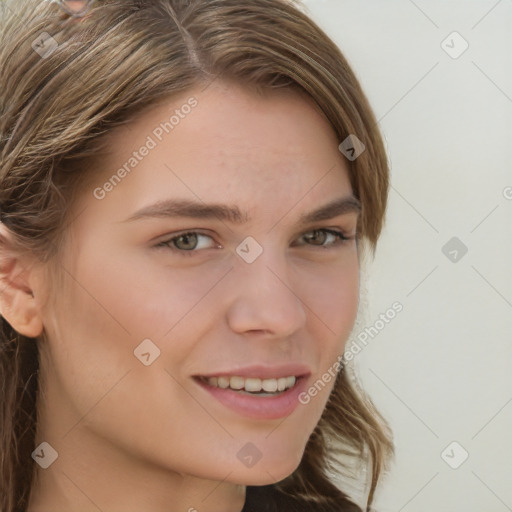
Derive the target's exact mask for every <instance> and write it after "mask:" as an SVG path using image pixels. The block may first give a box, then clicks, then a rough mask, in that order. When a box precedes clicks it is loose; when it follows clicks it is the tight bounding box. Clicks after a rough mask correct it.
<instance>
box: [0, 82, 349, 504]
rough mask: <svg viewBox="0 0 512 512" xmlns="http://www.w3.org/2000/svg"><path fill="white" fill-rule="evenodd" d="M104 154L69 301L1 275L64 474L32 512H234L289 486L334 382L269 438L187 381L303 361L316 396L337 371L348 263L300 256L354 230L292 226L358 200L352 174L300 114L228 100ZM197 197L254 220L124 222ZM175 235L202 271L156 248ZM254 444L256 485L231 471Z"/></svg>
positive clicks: (32, 279) (11, 273)
mask: <svg viewBox="0 0 512 512" xmlns="http://www.w3.org/2000/svg"><path fill="white" fill-rule="evenodd" d="M191 96H195V98H197V100H198V105H197V107H195V108H194V109H193V110H192V112H191V113H190V114H189V115H188V116H186V118H185V119H183V120H181V122H180V124H179V125H178V126H177V127H175V129H174V130H173V131H172V132H171V133H169V134H166V135H165V136H164V139H163V141H162V142H160V143H159V144H158V146H157V147H156V148H155V149H153V150H152V151H151V152H150V153H149V155H148V156H146V157H145V158H144V159H143V160H142V161H141V162H140V163H139V164H138V166H137V167H136V168H135V169H134V170H133V171H132V172H131V173H130V174H129V175H128V176H126V177H125V178H124V179H123V180H122V182H121V183H120V184H118V185H117V186H116V187H115V189H114V190H112V191H111V192H109V193H108V194H107V195H106V197H105V198H104V199H102V200H99V199H96V198H95V197H94V195H93V190H94V189H95V188H97V187H101V186H103V184H104V183H105V182H106V181H107V180H108V179H109V178H110V177H111V176H112V174H113V173H115V172H116V170H117V169H118V168H119V167H120V166H122V165H123V163H124V162H126V161H127V159H128V158H129V157H130V156H131V154H132V151H134V150H135V149H137V148H140V146H141V145H142V144H144V142H145V140H146V138H147V136H148V135H149V134H151V132H152V130H153V129H154V128H155V126H158V125H159V123H160V122H162V121H163V120H165V119H168V118H169V115H170V114H169V112H170V113H172V111H173V110H174V109H176V108H179V107H180V106H181V105H183V104H184V103H185V102H186V101H187V100H188V98H190V97H191ZM109 142H110V144H109V147H110V150H111V153H110V154H109V155H108V157H105V158H103V159H102V160H101V166H100V167H99V168H98V169H96V171H97V172H96V174H95V175H94V177H93V178H92V179H91V185H90V187H89V186H88V187H85V188H84V189H83V190H82V191H81V194H80V195H79V197H78V198H77V199H76V201H75V203H74V205H73V210H72V212H71V217H70V218H74V221H73V222H72V223H71V224H70V225H69V226H68V227H67V236H66V243H65V245H64V246H63V247H62V253H61V255H60V256H59V262H58V268H60V269H61V277H62V283H59V286H58V287H57V288H56V287H54V288H53V289H51V290H50V288H49V284H50V283H49V282H48V278H47V277H46V275H45V268H44V267H43V266H41V265H38V264H37V263H36V262H35V261H34V262H31V261H30V260H29V261H27V260H23V259H22V258H21V256H20V257H19V258H17V257H16V256H12V258H8V257H7V256H6V255H4V256H3V260H2V279H3V282H4V286H5V287H6V288H5V291H4V293H3V294H2V295H1V300H2V304H1V306H2V314H3V315H4V316H5V318H6V319H7V320H8V321H9V323H11V325H13V327H14V328H16V329H17V330H18V331H19V332H22V333H24V334H25V335H27V336H30V337H34V338H36V337H39V340H38V341H37V342H38V343H39V345H40V346H39V348H40V351H41V372H40V378H41V381H40V383H41V384H40V385H41V389H42V393H41V397H40V400H39V404H38V407H39V422H38V431H37V438H36V446H37V445H39V443H41V442H43V441H46V442H48V443H50V445H51V446H52V447H53V448H54V449H55V450H56V451H57V452H58V455H59V456H58V458H57V460H56V461H55V462H54V463H53V464H52V465H51V466H50V467H49V468H48V469H44V470H43V469H41V468H39V466H37V465H36V476H37V480H36V483H35V485H34V487H33V492H32V495H31V499H30V504H29V507H28V512H43V511H49V510H51V511H52V512H61V511H62V512H64V511H66V512H73V511H80V512H88V511H94V512H97V511H98V509H100V510H102V511H105V512H106V511H108V512H121V511H122V512H135V511H136V512H145V511H148V512H149V511H151V512H160V511H161V512H164V511H165V512H169V510H171V511H173V512H180V511H183V512H186V511H191V512H192V511H193V510H197V511H198V512H239V511H240V510H241V509H242V508H243V504H244V500H245V486H246V485H264V484H270V483H274V482H276V481H279V480H281V479H283V478H285V477H286V476H288V475H289V474H291V473H292V472H293V471H294V470H295V469H296V468H297V466H298V465H299V463H300V460H301V457H302V454H303V451H304V448H305V446H306V443H307V440H308V438H309V436H310V435H311V433H312V431H313V429H314V428H315V426H316V424H317V422H318V420H319V419H320V416H321V414H322V411H323V409H324V407H325V404H326V401H327V398H328V395H329V393H330V391H331V390H332V386H333V383H334V380H331V382H330V383H328V384H327V385H326V387H325V388H324V389H323V390H322V391H321V392H319V393H318V394H317V395H316V396H315V397H314V398H312V399H311V401H310V402H309V403H308V404H307V405H299V406H298V407H297V408H296V409H295V410H294V411H293V412H292V413H291V414H290V415H289V416H288V417H286V418H285V419H278V420H262V419H254V418H247V417H244V416H242V415H240V414H238V413H236V412H234V411H232V410H230V409H228V408H226V407H225V406H224V405H222V404H221V403H219V402H217V401H216V400H214V399H213V398H210V397H209V395H208V394H207V393H205V392H204V390H201V389H200V388H199V387H198V386H197V384H196V383H195V382H194V381H193V380H192V378H191V376H192V375H197V374H204V373H214V372H215V370H224V369H228V368H231V367H233V366H235V365H247V364H252V363H255V362H261V363H265V364H268V365H271V364H280V363H285V362H289V361H300V362H303V363H305V364H307V365H308V366H309V368H310V369H311V372H312V374H311V376H310V377H309V382H310V384H313V383H314V382H315V381H317V380H318V379H319V378H321V376H322V374H323V373H324V372H326V371H327V370H328V369H329V368H331V367H332V365H333V363H334V362H335V361H336V360H337V358H338V356H339V355H340V354H342V353H343V348H344V346H345V342H346V340H347V338H348V336H349V334H350V331H351V329H352V327H353V324H354V321H355V317H356V313H357V308H358V302H359V261H358V252H357V244H356V242H355V240H354V239H350V240H348V241H346V242H344V243H343V244H338V245H336V243H337V239H336V238H335V237H333V236H330V235H323V234H322V233H320V234H319V235H318V238H319V241H317V242H316V245H315V241H314V239H313V242H311V241H310V242H308V240H309V239H310V238H311V237H312V236H313V234H314V231H315V230H318V229H325V228H331V229H338V230H341V231H343V232H345V233H346V234H347V235H348V236H353V235H355V232H356V223H357V216H358V214H357V213H355V212H351V213H347V214H344V215H340V216H338V217H336V218H333V219H329V220H324V221H320V222H315V223H313V224H310V225H307V226H302V225H299V223H298V219H299V216H300V215H301V214H302V213H305V212H309V211H311V210H314V209H316V208H319V207H320V206H323V205H325V204H327V203H328V202H329V201H331V200H332V199H336V198H339V197H346V196H350V195H351V193H352V189H351V186H350V181H349V175H348V169H347V164H346V162H345V160H344V157H343V156H342V155H341V153H340V152H339V150H338V148H337V146H338V141H337V138H336V136H335V134H334V132H333V130H332V128H331V126H330V125H329V123H328V122H327V120H326V119H325V117H324V116H323V115H322V114H321V113H320V112H319V110H318V108H316V106H315V104H314V103H313V102H312V100H310V99H309V98H308V97H306V96H305V95H303V94H301V93H298V92H292V91H273V92H271V93H269V92H267V93H265V95H264V96H260V95H257V94H256V93H255V92H251V91H249V90H247V89H244V88H241V87H239V86H237V85H235V84H232V83H228V82H222V81H216V82H214V83H213V85H211V86H210V87H208V88H207V89H206V90H205V91H204V92H203V91H202V89H201V88H197V89H194V90H192V91H188V92H187V93H186V94H184V95H181V96H179V97H174V98H173V99H172V101H170V102H166V103H165V104H161V105H159V106H158V108H152V109H151V110H148V111H147V112H145V113H144V115H142V116H139V117H138V118H137V119H136V120H135V121H134V122H132V123H131V124H130V126H129V130H126V129H118V130H117V131H115V132H112V134H111V135H110V141H109ZM198 197H199V198H200V199H201V200H202V201H203V202H205V203H211V202H215V203H226V204H234V205H237V206H238V207H239V208H240V210H241V211H242V212H243V213H247V215H248V216H250V219H251V220H250V221H248V222H246V223H245V224H240V225H238V224H233V223H230V222H228V221H220V220H218V219H189V218H152V219H143V220H137V221H133V222H124V221H125V220H126V219H127V218H129V217H130V216H131V215H133V214H134V213H135V212H136V211H137V210H138V209H140V208H142V207H144V206H147V205H150V204H153V203H154V202H156V201H157V200H163V199H169V198H182V199H192V200H198ZM278 220H279V222H277V221H278ZM276 222H277V224H276ZM0 228H1V229H2V234H3V235H4V236H6V237H8V232H7V231H6V228H5V226H0ZM184 230H201V234H202V235H207V236H206V237H205V236H202V237H199V238H198V242H197V243H198V244H199V245H198V247H199V248H198V249H195V251H194V252H192V253H191V252H190V251H189V252H188V253H186V251H185V250H183V249H182V251H181V253H180V252H179V251H180V249H179V248H180V247H181V248H183V247H185V248H187V247H190V246H193V245H194V244H193V241H192V243H191V242H188V244H189V245H188V246H187V242H186V241H183V239H182V240H181V241H178V242H176V243H177V245H178V248H176V245H174V251H173V250H172V249H171V248H169V247H156V246H157V245H158V243H160V242H162V241H166V240H169V239H170V238H171V237H172V236H176V234H180V232H183V231H184ZM303 235H308V237H309V238H307V239H304V237H303ZM247 236H252V237H253V238H254V239H256V240H257V241H258V243H259V244H260V245H261V246H262V247H263V249H264V250H263V254H261V255H260V256H259V257H258V258H257V259H256V261H254V262H253V263H251V264H248V263H246V262H245V261H243V260H242V259H241V258H240V257H239V256H238V254H237V253H236V248H237V246H238V245H239V244H240V243H241V242H242V241H243V240H244V239H245V238H246V237H247ZM208 237H211V238H208ZM176 243H175V244H176ZM180 244H181V245H180ZM322 244H323V245H326V246H329V247H328V248H324V247H321V245H322ZM219 247H220V248H219ZM43 331H44V333H45V335H46V338H45V339H41V338H40V335H41V334H42V333H43ZM146 338H149V339H151V340H152V341H153V343H154V344H155V345H156V346H158V347H159V349H160V351H161V354H160V357H158V358H157V359H156V360H155V361H154V362H153V363H152V364H151V365H150V366H144V365H143V364H142V363H141V362H140V361H139V360H138V359H137V358H136V357H134V349H135V348H136V347H137V346H138V345H139V344H140V343H141V341H142V340H144V339H146ZM34 342H36V341H34ZM247 442H251V443H253V444H254V445H255V446H256V447H257V448H258V449H259V451H260V452H261V454H262V458H261V460H260V461H259V462H258V463H257V464H256V465H254V466H253V467H251V468H248V467H246V466H245V465H244V464H242V463H241V462H240V460H239V459H238V458H237V452H238V451H239V450H240V449H241V448H242V447H243V446H244V445H245V444H246V443H247Z"/></svg>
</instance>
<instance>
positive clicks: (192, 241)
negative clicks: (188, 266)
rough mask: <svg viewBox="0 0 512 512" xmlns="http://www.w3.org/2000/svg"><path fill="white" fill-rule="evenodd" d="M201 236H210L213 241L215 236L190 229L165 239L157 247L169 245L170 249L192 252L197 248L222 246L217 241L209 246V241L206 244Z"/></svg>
mask: <svg viewBox="0 0 512 512" xmlns="http://www.w3.org/2000/svg"><path fill="white" fill-rule="evenodd" d="M201 238H204V239H207V238H209V239H210V240H212V241H213V238H212V237H211V236H208V235H204V234H202V233H198V232H197V231H189V232H187V233H181V234H179V235H177V236H173V237H172V238H170V239H168V240H164V241H163V242H160V243H159V244H157V246H156V247H168V248H169V249H172V250H175V251H179V252H182V253H187V252H188V253H192V252H194V251H195V250H199V249H209V248H212V249H213V248H217V249H219V248H220V246H219V245H218V244H215V243H214V244H213V245H210V247H208V244H207V243H206V244H205V243H204V242H200V239H201Z"/></svg>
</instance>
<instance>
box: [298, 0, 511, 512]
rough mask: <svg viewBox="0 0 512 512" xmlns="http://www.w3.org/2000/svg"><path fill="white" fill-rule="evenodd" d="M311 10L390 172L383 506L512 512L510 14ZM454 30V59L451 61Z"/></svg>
mask: <svg viewBox="0 0 512 512" xmlns="http://www.w3.org/2000/svg"><path fill="white" fill-rule="evenodd" d="M304 5H305V9H306V11H307V12H308V13H309V14H310V16H311V17H312V18H313V19H314V20H315V21H316V22H317V23H318V24H319V25H320V26H321V27H322V28H323V29H324V30H325V31H326V32H327V33H328V34H329V35H330V36H331V37H332V38H333V40H334V41H335V42H336V43H337V44H338V46H339V47H340V48H341V50H342V52H343V53H344V55H345V56H346V57H347V59H348V60H349V62H350V64H351V66H352V67H353V69H354V70H355V72H356V74H357V76H358V78H359V79H360V81H361V84H362V86H363V88H364V90H365V92H366V94H367V96H368V98H369V100H370V102H371V104H372V107H373V109H374V111H375V114H376V117H377V119H378V120H379V124H380V128H381V130H382V132H383V135H384V137H385V140H386V145H387V149H388V153H389V158H390V162H391V166H392V189H391V192H390V197H389V200H390V203H389V210H388V217H387V223H386V227H385V230H384V233H383V235H382V238H381V240H380V244H379V247H378V250H377V254H376V257H375V259H374V261H373V263H371V264H370V268H369V269H368V275H369V277H368V283H367V286H368V296H367V297H366V299H365V300H367V302H368V311H367V312H365V317H366V320H365V321H366V322H368V325H366V326H365V327H368V326H371V325H375V322H376V320H378V319H379V315H380V314H382V313H385V312H386V311H387V310H388V309H389V308H390V307H391V305H392V304H393V303H394V302H396V301H399V302H400V303H401V304H402V305H403V311H402V312H400V313H399V314H397V315H396V317H395V318H394V319H393V320H392V321H390V322H389V323H388V324H386V325H385V327H384V328H382V329H380V330H379V332H378V334H377V335H374V336H373V338H372V337H370V338H369V341H368V344H367V345H366V347H363V350H361V352H360V353H359V354H357V356H356V357H355V361H356V365H357V366H358V369H359V375H360V380H361V382H362V383H363V385H364V387H365V388H366V390H367V391H368V392H369V394H370V395H371V397H372V399H373V400H374V402H375V404H376V405H377V406H378V408H379V410H380V411H381V412H382V413H383V414H384V415H385V417H386V418H387V419H388V420H389V422H390V424H391V426H392V428H393V430H394V435H395V442H396V457H395V461H394V464H393V466H392V468H391V471H390V473H389V474H388V475H387V476H386V478H385V480H384V482H383V484H382V485H381V487H380V489H379V491H378V494H377V497H376V500H375V502H374V505H375V508H376V509H377V511H378V512H402V511H403V512H412V511H414V512H432V511H433V510H442V511H443V512H445V511H454V512H459V511H464V512H506V511H507V510H512V485H511V483H512V435H511V434H512V428H511V427H512V372H511V371H510V367H511V364H512V343H511V338H512V334H511V333H512V272H511V270H510V262H511V261H512V242H511V240H512V143H511V140H512V57H511V54H512V1H511V0H501V1H496V0H492V1H487V0H486V1H484V0H474V1H469V0H466V1H453V0H450V1H446V0H444V1H442V0H429V1H427V0H415V1H414V2H413V1H412V0H388V1H382V0H306V1H305V2H304ZM454 31H456V32H458V33H459V34H460V36H462V38H463V39H464V40H466V41H467V43H468V44H469V47H468V49H467V50H466V51H465V52H464V53H462V54H461V55H460V56H458V57H457V58H452V57H451V56H450V55H448V54H447V53H446V52H445V50H444V49H443V48H442V47H441V43H442V42H443V41H444V40H446V38H447V37H448V36H449V35H450V34H451V33H452V32H454ZM463 44H464V43H463V41H462V40H461V39H458V36H457V35H455V36H450V37H449V38H448V39H447V40H446V42H445V43H444V45H445V47H446V45H448V47H447V49H448V51H450V52H452V53H453V55H454V56H456V54H457V53H458V52H459V51H460V50H461V49H463ZM450 47H452V48H450ZM507 197H508V199H507ZM453 237H457V238H458V239H459V240H460V241H461V242H462V243H463V244H464V245H465V246H466V247H467V248H468V252H467V254H465V255H462V252H461V251H460V250H458V249H457V248H456V247H449V248H448V249H447V250H446V252H447V253H448V254H449V252H450V251H453V250H456V251H457V254H455V253H453V252H452V254H451V255H450V254H449V256H450V258H455V257H456V258H457V260H456V261H455V262H454V261H451V260H450V259H449V258H448V257H447V256H445V254H444V253H443V252H442V248H443V246H444V245H445V244H446V243H447V242H448V241H449V240H450V239H452V238H453ZM358 329H361V327H358ZM358 332H361V330H359V331H354V334H357V333H358ZM453 441H456V442H457V443H458V444H459V445H460V447H459V446H455V447H453V445H452V446H451V447H449V448H448V450H445V449H446V448H447V447H448V446H449V445H450V444H451V443H452V442H453ZM462 450H465V451H467V453H468V454H469V456H468V458H467V460H465V461H464V462H463V463H462V464H461V465H460V466H459V467H458V468H457V469H453V468H452V467H450V465H449V464H448V463H447V462H445V460H446V461H449V462H450V464H452V465H453V466H457V465H458V464H460V462H461V461H462V458H463V457H462V456H463V454H464V452H463V451H462ZM442 453H444V458H443V457H442Z"/></svg>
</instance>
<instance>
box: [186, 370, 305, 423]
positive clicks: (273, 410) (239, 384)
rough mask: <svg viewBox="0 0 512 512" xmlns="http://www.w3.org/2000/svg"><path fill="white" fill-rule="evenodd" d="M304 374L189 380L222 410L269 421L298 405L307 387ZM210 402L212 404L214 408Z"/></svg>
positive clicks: (217, 376) (199, 377)
mask: <svg viewBox="0 0 512 512" xmlns="http://www.w3.org/2000/svg"><path fill="white" fill-rule="evenodd" d="M309 375H310V374H307V375H288V376H282V377H267V378H262V377H254V376H252V375H251V376H250V377H242V376H241V375H210V376H199V375H198V376H194V377H193V380H194V381H195V382H196V383H197V384H198V386H199V387H200V389H201V391H202V392H203V393H206V395H205V403H211V398H212V397H213V398H215V399H216V403H218V404H220V406H221V407H222V408H223V409H224V410H226V409H229V410H230V411H231V412H235V413H237V414H238V415H241V416H244V417H246V418H252V419H258V420H272V419H279V418H283V417H285V416H289V415H290V414H292V413H293V411H294V410H295V409H297V407H298V406H299V404H300V401H299V396H300V394H301V393H303V392H304V390H305V389H306V387H307V383H308V376H309ZM214 404H215V402H214V403H212V407H216V405H214Z"/></svg>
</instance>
